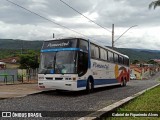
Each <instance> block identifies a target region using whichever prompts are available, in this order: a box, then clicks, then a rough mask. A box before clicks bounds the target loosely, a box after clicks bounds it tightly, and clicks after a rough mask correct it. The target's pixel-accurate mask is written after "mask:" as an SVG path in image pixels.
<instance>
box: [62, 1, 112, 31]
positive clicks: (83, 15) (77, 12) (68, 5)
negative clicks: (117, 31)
mask: <svg viewBox="0 0 160 120" xmlns="http://www.w3.org/2000/svg"><path fill="white" fill-rule="evenodd" d="M60 1H61V2H62V3H64V4H65V5H67V6H68V7H69V8H71V9H72V10H74V11H75V12H77V13H78V14H80V15H82V16H83V17H85V18H86V19H88V20H89V21H91V22H92V23H94V24H96V25H98V26H99V27H101V28H103V29H105V30H107V31H109V32H111V31H110V30H108V29H107V28H105V27H103V26H102V25H100V24H98V23H96V22H94V21H93V20H91V19H90V18H88V17H87V16H85V15H83V14H82V13H81V12H79V11H78V10H76V9H75V8H73V7H71V6H70V5H69V4H67V3H66V2H64V1H63V0H60Z"/></svg>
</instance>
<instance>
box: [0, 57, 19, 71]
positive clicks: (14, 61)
mask: <svg viewBox="0 0 160 120" xmlns="http://www.w3.org/2000/svg"><path fill="white" fill-rule="evenodd" d="M0 62H1V63H5V68H11V69H12V68H18V67H19V57H9V58H5V59H1V60H0Z"/></svg>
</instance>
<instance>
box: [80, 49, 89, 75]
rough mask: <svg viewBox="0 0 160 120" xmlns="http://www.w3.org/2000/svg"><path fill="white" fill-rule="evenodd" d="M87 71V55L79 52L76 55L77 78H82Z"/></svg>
mask: <svg viewBox="0 0 160 120" xmlns="http://www.w3.org/2000/svg"><path fill="white" fill-rule="evenodd" d="M87 69H88V54H87V53H84V52H79V54H78V76H79V77H80V76H82V75H84V74H85V73H86V72H87Z"/></svg>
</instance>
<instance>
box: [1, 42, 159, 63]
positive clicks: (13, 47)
mask: <svg viewBox="0 0 160 120" xmlns="http://www.w3.org/2000/svg"><path fill="white" fill-rule="evenodd" d="M42 44H43V41H38V40H34V41H25V40H13V39H0V58H4V57H8V56H14V55H16V54H17V53H21V49H23V50H27V49H33V50H36V51H40V49H41V46H42ZM115 50H117V51H119V52H121V53H123V54H126V55H128V56H129V57H130V60H131V61H133V60H139V61H149V60H150V59H160V51H158V50H146V49H129V48H115Z"/></svg>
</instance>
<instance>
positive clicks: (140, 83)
mask: <svg viewBox="0 0 160 120" xmlns="http://www.w3.org/2000/svg"><path fill="white" fill-rule="evenodd" d="M157 83H158V81H156V80H131V81H130V82H129V83H128V84H127V86H126V87H119V86H114V87H106V88H100V89H96V90H95V92H94V93H92V94H88V95H86V94H84V93H83V92H63V93H60V94H57V93H56V92H55V91H50V92H43V93H41V94H35V95H30V96H26V97H23V98H13V99H4V100H0V111H96V110H99V109H101V108H103V107H105V106H107V105H110V104H112V103H114V102H117V101H119V100H121V99H124V98H126V97H128V96H131V95H133V94H135V93H137V92H139V91H142V90H144V89H146V88H148V87H151V86H153V85H155V84H157ZM86 114H87V113H83V115H86Z"/></svg>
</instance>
